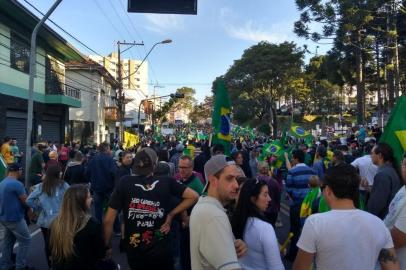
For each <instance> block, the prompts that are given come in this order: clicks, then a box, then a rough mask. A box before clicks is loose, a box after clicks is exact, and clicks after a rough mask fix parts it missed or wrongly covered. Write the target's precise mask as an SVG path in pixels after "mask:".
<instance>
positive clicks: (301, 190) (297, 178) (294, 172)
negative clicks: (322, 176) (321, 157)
mask: <svg viewBox="0 0 406 270" xmlns="http://www.w3.org/2000/svg"><path fill="white" fill-rule="evenodd" d="M312 175H315V173H314V171H313V170H312V169H311V168H310V167H309V166H307V165H306V164H304V163H299V164H296V166H295V167H293V168H292V169H290V170H289V171H288V175H287V177H286V192H287V193H288V194H289V195H290V197H291V198H292V204H293V205H300V204H301V203H302V201H303V199H304V198H305V197H306V194H307V193H308V192H309V191H310V188H309V178H310V176H312Z"/></svg>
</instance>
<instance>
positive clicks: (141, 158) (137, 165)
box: [133, 147, 158, 175]
mask: <svg viewBox="0 0 406 270" xmlns="http://www.w3.org/2000/svg"><path fill="white" fill-rule="evenodd" d="M157 161H158V156H157V154H156V153H155V151H154V150H153V149H152V148H149V147H145V148H142V149H141V150H140V151H139V152H137V153H136V154H135V157H134V165H133V171H134V173H135V174H136V175H148V174H151V173H153V172H154V168H155V166H156V163H157Z"/></svg>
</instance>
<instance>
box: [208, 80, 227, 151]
mask: <svg viewBox="0 0 406 270" xmlns="http://www.w3.org/2000/svg"><path fill="white" fill-rule="evenodd" d="M230 113H231V103H230V99H229V97H228V91H227V89H226V85H225V83H224V81H223V80H219V81H218V82H217V85H216V89H215V95H214V110H213V115H212V125H213V130H214V134H213V138H212V144H222V145H223V146H224V148H225V154H226V155H229V154H230V151H231V134H230Z"/></svg>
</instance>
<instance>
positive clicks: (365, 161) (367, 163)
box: [351, 144, 378, 190]
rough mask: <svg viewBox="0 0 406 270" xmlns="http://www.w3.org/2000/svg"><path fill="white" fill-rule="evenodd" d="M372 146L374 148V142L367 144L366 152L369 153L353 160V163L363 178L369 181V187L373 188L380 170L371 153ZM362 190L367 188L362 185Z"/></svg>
mask: <svg viewBox="0 0 406 270" xmlns="http://www.w3.org/2000/svg"><path fill="white" fill-rule="evenodd" d="M372 148H373V145H372V144H367V145H366V146H365V153H368V154H367V155H364V156H362V157H359V158H357V159H356V160H354V161H353V162H351V165H352V166H354V167H355V168H357V169H358V171H359V175H360V176H361V179H364V180H366V181H367V182H368V186H369V188H372V185H373V184H374V177H375V175H376V172H377V170H378V166H376V165H375V164H374V163H373V162H372V159H371V154H370V153H371V150H372ZM360 190H365V188H364V187H362V186H361V187H360Z"/></svg>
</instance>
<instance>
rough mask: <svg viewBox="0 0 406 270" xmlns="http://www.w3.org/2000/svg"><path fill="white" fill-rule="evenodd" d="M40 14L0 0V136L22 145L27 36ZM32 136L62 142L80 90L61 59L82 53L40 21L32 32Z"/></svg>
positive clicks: (11, 2)
mask: <svg viewBox="0 0 406 270" xmlns="http://www.w3.org/2000/svg"><path fill="white" fill-rule="evenodd" d="M38 22H39V19H38V18H37V17H36V16H35V15H33V14H32V13H31V12H30V11H28V10H27V9H26V8H25V7H23V6H22V5H21V4H19V3H18V2H17V1H15V0H10V1H0V137H4V136H11V137H14V138H16V139H17V141H18V145H19V147H20V149H22V150H23V149H24V148H25V142H26V130H27V129H26V125H27V107H28V84H29V58H30V37H31V33H32V31H33V29H34V27H35V25H36V24H37V23H38ZM36 53H37V63H36V77H35V81H34V113H33V131H32V141H33V142H39V141H52V142H64V141H65V140H66V135H67V131H68V121H69V119H68V115H69V113H68V112H69V108H70V107H76V108H79V107H81V100H80V96H81V91H80V90H79V89H76V88H74V87H69V86H68V85H67V84H66V76H65V63H66V62H68V61H72V60H75V61H81V60H82V59H83V56H82V55H81V54H80V53H79V52H78V51H77V50H75V49H74V48H73V47H72V46H70V45H69V44H68V43H67V42H66V40H64V39H63V38H62V37H61V36H60V35H58V34H57V33H56V32H54V31H53V30H52V29H51V28H49V27H47V26H46V25H44V26H43V27H42V28H41V29H40V31H39V33H38V37H37V52H36Z"/></svg>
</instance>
